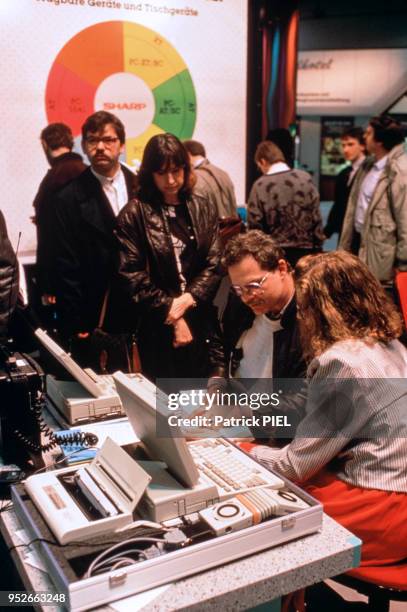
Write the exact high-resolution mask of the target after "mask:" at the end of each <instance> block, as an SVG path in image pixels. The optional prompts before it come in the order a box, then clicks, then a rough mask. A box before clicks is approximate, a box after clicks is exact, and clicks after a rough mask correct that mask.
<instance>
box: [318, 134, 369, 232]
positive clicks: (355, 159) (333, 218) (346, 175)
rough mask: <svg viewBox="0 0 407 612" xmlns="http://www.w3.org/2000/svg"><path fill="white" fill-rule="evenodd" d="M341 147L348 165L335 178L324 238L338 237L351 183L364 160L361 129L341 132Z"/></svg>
mask: <svg viewBox="0 0 407 612" xmlns="http://www.w3.org/2000/svg"><path fill="white" fill-rule="evenodd" d="M341 146H342V152H343V156H344V158H345V160H346V161H347V162H350V165H348V166H346V168H344V169H343V170H341V171H340V172H339V174H338V176H337V177H336V181H335V198H334V203H333V205H332V208H331V210H330V212H329V216H328V221H327V223H326V225H325V227H324V234H325V236H326V238H330V237H331V236H332V234H335V233H337V234H339V237H340V234H341V231H342V225H343V220H344V218H345V213H346V207H347V204H348V199H349V194H350V191H351V189H352V185H353V181H354V180H355V176H356V173H357V171H358V170H359V168H360V167H361V166H362V164H363V162H364V160H365V158H366V155H365V139H364V136H363V129H362V128H361V127H352V128H349V129H348V130H346V131H345V132H343V134H342V136H341Z"/></svg>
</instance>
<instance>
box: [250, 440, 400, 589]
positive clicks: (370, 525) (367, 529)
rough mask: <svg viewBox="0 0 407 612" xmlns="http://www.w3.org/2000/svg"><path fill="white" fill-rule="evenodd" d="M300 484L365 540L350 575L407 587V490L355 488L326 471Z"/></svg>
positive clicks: (325, 509)
mask: <svg viewBox="0 0 407 612" xmlns="http://www.w3.org/2000/svg"><path fill="white" fill-rule="evenodd" d="M239 446H240V447H241V448H243V449H244V450H245V451H246V452H250V450H251V448H253V447H254V446H256V445H255V444H251V443H246V442H243V443H241V444H239ZM406 478H407V476H406ZM299 486H301V487H302V488H303V489H304V490H305V491H307V492H308V493H309V494H310V495H312V496H313V497H315V499H318V500H319V501H320V502H321V503H322V504H323V506H324V511H325V512H326V514H328V515H329V516H331V517H332V518H333V519H335V520H336V521H337V522H338V523H340V524H341V525H343V526H344V527H345V528H346V529H349V531H351V532H352V533H354V534H355V535H356V536H357V537H358V538H360V539H361V540H362V542H363V544H362V558H361V563H360V566H359V567H358V568H356V569H353V570H351V571H349V572H348V574H349V575H350V576H354V577H355V578H360V579H361V580H366V581H367V582H373V583H375V584H379V585H382V586H386V587H393V588H396V589H401V590H407V494H406V493H394V492H389V491H379V490H377V489H362V488H360V487H354V486H352V485H349V484H346V483H345V482H343V481H342V480H339V479H338V478H337V477H336V475H335V474H333V473H330V472H328V471H326V470H321V471H320V472H319V473H318V474H316V475H315V476H314V477H313V478H311V479H310V480H308V481H307V482H302V483H299ZM403 559H404V560H405V561H404V563H400V561H402V560H403Z"/></svg>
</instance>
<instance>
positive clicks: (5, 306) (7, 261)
mask: <svg viewBox="0 0 407 612" xmlns="http://www.w3.org/2000/svg"><path fill="white" fill-rule="evenodd" d="M18 277H19V273H18V263H17V258H16V256H15V253H14V250H13V247H12V246H11V243H10V240H9V238H8V234H7V227H6V222H5V220H4V216H3V213H2V212H1V211H0V345H1V344H3V343H4V342H6V340H7V336H8V331H9V327H10V321H11V317H12V314H13V312H14V308H15V306H16V303H17V297H18Z"/></svg>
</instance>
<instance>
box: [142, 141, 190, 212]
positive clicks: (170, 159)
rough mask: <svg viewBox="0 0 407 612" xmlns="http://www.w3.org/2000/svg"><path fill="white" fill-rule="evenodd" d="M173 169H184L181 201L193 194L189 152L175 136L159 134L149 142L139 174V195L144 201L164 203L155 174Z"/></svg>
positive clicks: (180, 192) (180, 193) (180, 194)
mask: <svg viewBox="0 0 407 612" xmlns="http://www.w3.org/2000/svg"><path fill="white" fill-rule="evenodd" d="M171 167H174V168H183V170H184V184H183V186H182V187H181V189H180V191H179V197H180V200H181V201H185V200H186V199H187V198H188V197H189V196H190V195H191V192H192V188H193V186H194V183H195V177H194V174H193V172H192V170H191V164H190V161H189V156H188V152H187V150H186V149H185V147H184V145H183V144H182V142H181V141H180V140H179V139H178V138H177V137H176V136H174V134H169V133H167V134H157V135H156V136H153V137H152V138H150V140H149V141H148V143H147V145H146V148H145V149H144V153H143V159H142V162H141V166H140V170H139V173H138V195H139V198H140V199H141V200H142V201H143V200H144V201H146V202H150V203H154V202H158V203H163V195H162V193H161V192H160V191H159V190H158V189H157V187H156V185H155V182H154V177H153V172H161V171H163V170H167V169H169V168H171Z"/></svg>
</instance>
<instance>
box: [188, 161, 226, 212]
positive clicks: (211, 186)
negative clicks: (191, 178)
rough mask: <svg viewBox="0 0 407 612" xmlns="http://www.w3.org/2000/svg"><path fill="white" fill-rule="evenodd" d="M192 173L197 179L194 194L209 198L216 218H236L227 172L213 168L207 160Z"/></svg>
mask: <svg viewBox="0 0 407 612" xmlns="http://www.w3.org/2000/svg"><path fill="white" fill-rule="evenodd" d="M194 172H195V174H196V178H197V183H196V187H195V191H196V193H197V194H198V195H206V196H207V197H208V198H209V200H210V201H211V202H212V203H213V204H214V205H215V206H216V209H217V211H218V217H219V218H222V217H236V216H237V204H236V196H235V188H234V186H233V183H232V180H231V178H230V176H229V175H228V174H227V172H225V171H224V170H222V169H221V168H218V167H217V166H214V164H211V163H210V161H209V160H207V159H205V160H204V161H203V162H202V163H201V164H200V165H199V166H198V167H197V168H194Z"/></svg>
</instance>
